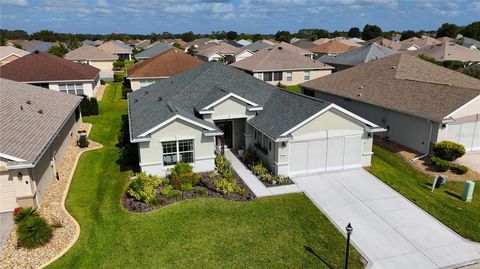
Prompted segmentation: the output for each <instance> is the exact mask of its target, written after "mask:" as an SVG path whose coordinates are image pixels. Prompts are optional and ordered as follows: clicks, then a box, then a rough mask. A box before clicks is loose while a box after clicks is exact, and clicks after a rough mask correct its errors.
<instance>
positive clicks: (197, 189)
mask: <svg viewBox="0 0 480 269" xmlns="http://www.w3.org/2000/svg"><path fill="white" fill-rule="evenodd" d="M195 193H196V194H198V195H201V196H203V195H205V194H207V191H206V190H205V189H204V188H195Z"/></svg>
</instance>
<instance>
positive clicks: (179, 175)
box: [170, 162, 200, 190]
mask: <svg viewBox="0 0 480 269" xmlns="http://www.w3.org/2000/svg"><path fill="white" fill-rule="evenodd" d="M192 170H193V167H192V166H191V165H190V164H188V163H184V162H178V163H177V164H176V165H175V167H174V168H172V170H171V174H170V182H171V183H172V185H173V188H175V189H176V190H179V189H181V188H182V185H183V184H185V183H189V184H191V185H192V186H195V185H197V184H198V182H200V175H199V174H197V173H194V172H192Z"/></svg>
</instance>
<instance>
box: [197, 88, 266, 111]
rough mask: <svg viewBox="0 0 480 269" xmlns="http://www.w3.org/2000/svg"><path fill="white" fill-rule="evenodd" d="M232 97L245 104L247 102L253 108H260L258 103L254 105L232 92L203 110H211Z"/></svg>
mask: <svg viewBox="0 0 480 269" xmlns="http://www.w3.org/2000/svg"><path fill="white" fill-rule="evenodd" d="M230 97H235V98H237V99H238V100H240V101H243V102H245V103H247V104H249V105H252V106H258V105H257V104H256V103H254V102H252V101H250V100H248V99H245V98H243V97H241V96H239V95H236V94H234V93H232V92H231V93H229V94H227V95H225V96H223V97H222V98H220V99H218V100H217V101H215V102H213V103H211V104H209V105H208V106H206V107H204V108H202V110H208V109H209V108H211V107H213V106H215V105H217V104H219V103H221V102H223V101H225V100H227V99H228V98H230Z"/></svg>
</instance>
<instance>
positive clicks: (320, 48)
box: [309, 40, 355, 58]
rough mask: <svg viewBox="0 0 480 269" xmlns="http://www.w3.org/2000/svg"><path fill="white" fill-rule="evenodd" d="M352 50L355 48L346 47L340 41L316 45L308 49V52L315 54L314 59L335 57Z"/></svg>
mask: <svg viewBox="0 0 480 269" xmlns="http://www.w3.org/2000/svg"><path fill="white" fill-rule="evenodd" d="M354 48H355V47H354V46H350V45H347V44H345V43H343V42H342V41H339V40H330V41H327V42H325V43H323V44H320V45H316V46H315V47H313V48H310V49H309V50H310V51H311V52H312V53H314V54H315V57H316V58H318V57H320V56H323V55H332V56H335V55H338V54H341V53H344V52H347V51H349V50H352V49H354Z"/></svg>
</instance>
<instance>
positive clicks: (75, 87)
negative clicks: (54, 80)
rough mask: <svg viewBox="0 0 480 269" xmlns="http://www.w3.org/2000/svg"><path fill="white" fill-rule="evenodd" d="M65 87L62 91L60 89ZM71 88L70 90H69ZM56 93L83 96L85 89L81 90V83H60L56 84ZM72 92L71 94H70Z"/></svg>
mask: <svg viewBox="0 0 480 269" xmlns="http://www.w3.org/2000/svg"><path fill="white" fill-rule="evenodd" d="M62 87H65V89H64V90H62V89H61V88H62ZM69 87H72V88H69ZM79 90H82V92H81V93H79ZM58 91H59V92H64V93H69V94H75V95H84V94H85V89H84V88H83V83H61V84H58ZM70 91H73V92H70Z"/></svg>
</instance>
